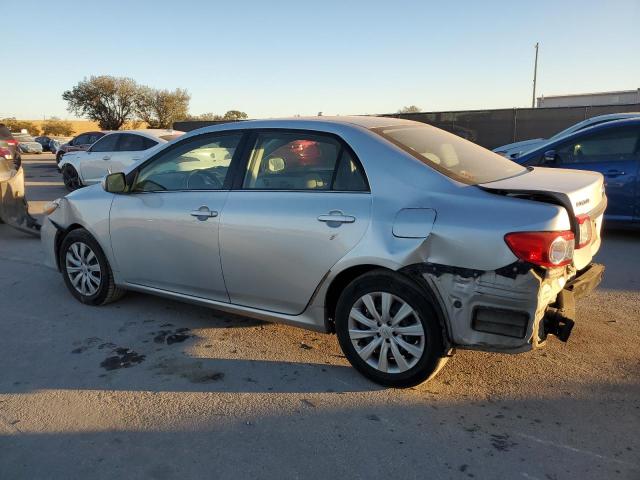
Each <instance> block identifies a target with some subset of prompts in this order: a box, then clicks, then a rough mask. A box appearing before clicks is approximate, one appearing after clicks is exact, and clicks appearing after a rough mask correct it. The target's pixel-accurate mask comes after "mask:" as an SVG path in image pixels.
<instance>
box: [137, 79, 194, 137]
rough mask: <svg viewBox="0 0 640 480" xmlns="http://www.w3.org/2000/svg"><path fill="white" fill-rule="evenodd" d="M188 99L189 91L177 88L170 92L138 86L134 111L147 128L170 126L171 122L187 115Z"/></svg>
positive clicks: (189, 97)
mask: <svg viewBox="0 0 640 480" xmlns="http://www.w3.org/2000/svg"><path fill="white" fill-rule="evenodd" d="M190 99H191V96H190V95H189V93H187V91H186V90H182V89H179V88H176V89H175V90H174V91H173V92H172V91H169V90H156V89H153V88H149V87H140V93H139V95H138V99H137V102H136V112H137V114H138V116H139V117H140V119H141V120H143V121H144V122H146V123H147V124H148V125H149V128H171V126H172V125H173V122H176V121H178V120H184V119H185V118H186V117H187V115H188V111H189V100H190Z"/></svg>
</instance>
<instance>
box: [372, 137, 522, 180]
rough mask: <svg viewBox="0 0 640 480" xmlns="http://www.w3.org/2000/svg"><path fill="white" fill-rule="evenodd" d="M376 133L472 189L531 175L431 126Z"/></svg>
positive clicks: (477, 146)
mask: <svg viewBox="0 0 640 480" xmlns="http://www.w3.org/2000/svg"><path fill="white" fill-rule="evenodd" d="M372 130H373V131H374V132H375V133H377V134H378V135H380V136H382V137H383V138H385V139H387V140H388V141H390V142H391V143H393V144H394V145H396V146H398V147H400V148H401V149H403V150H404V151H406V152H408V153H410V154H411V155H413V156H414V157H415V158H417V159H418V160H419V161H421V162H422V163H424V164H425V165H428V166H430V167H432V168H434V169H435V170H438V171H439V172H441V173H443V174H444V175H446V176H448V177H450V178H453V179H454V180H457V181H459V182H463V183H467V184H470V185H475V184H478V183H487V182H495V181H497V180H502V179H504V178H509V177H514V176H516V175H519V174H521V173H524V172H526V171H527V169H526V168H525V167H522V166H521V165H518V164H517V163H515V162H512V161H511V160H508V159H506V158H504V157H503V156H501V155H498V154H497V153H493V152H491V151H489V150H487V149H486V148H483V147H481V146H479V145H476V144H475V143H472V142H469V141H468V140H464V139H463V138H461V137H458V136H457V135H454V134H452V133H449V132H445V131H444V130H440V129H438V128H435V127H432V126H429V125H415V126H414V125H395V126H390V127H379V128H374V129H372Z"/></svg>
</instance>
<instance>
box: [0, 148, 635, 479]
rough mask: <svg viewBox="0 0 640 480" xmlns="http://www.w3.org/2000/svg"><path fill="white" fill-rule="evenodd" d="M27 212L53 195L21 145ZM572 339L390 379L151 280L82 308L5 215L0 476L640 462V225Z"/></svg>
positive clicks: (610, 258)
mask: <svg viewBox="0 0 640 480" xmlns="http://www.w3.org/2000/svg"><path fill="white" fill-rule="evenodd" d="M24 163H25V169H26V173H27V182H28V183H27V197H28V198H29V199H30V200H31V202H30V208H31V211H32V213H34V214H36V215H37V214H39V213H41V212H42V207H43V205H44V204H45V203H46V202H47V201H48V200H51V199H53V198H56V197H58V196H61V195H64V193H65V191H64V187H63V186H62V183H61V178H60V175H59V174H58V173H57V171H56V170H55V164H54V163H53V160H52V156H51V155H40V156H29V157H25V162H24ZM598 260H599V261H600V262H603V263H605V264H606V265H607V272H606V276H605V280H604V282H603V284H602V285H601V287H600V288H599V289H598V290H597V291H596V292H594V293H593V294H592V295H591V296H589V297H588V298H585V299H583V300H581V301H580V302H579V303H578V314H579V317H578V322H577V325H576V327H575V329H574V332H573V335H572V337H571V339H570V341H569V342H568V343H566V344H563V343H561V342H559V341H557V340H555V339H551V340H549V341H548V342H547V345H546V346H545V348H542V349H539V350H536V351H534V352H529V353H526V354H522V355H514V356H510V355H500V354H488V353H480V352H468V351H458V352H457V354H456V355H455V356H454V357H453V358H452V359H451V360H450V361H449V363H448V364H447V365H446V367H445V368H444V369H443V370H442V372H441V373H440V374H439V375H438V376H437V377H436V378H435V379H434V380H433V381H431V382H430V383H426V384H422V385H420V386H418V387H415V388H412V389H408V390H394V389H386V388H382V387H380V386H378V385H376V384H373V383H371V382H369V381H367V380H366V379H364V378H363V377H361V376H360V375H359V374H358V373H357V372H356V371H355V370H353V369H352V368H351V367H350V366H349V364H348V362H347V361H346V360H345V358H344V357H343V355H342V353H341V352H340V349H339V347H338V345H337V341H336V338H335V337H334V336H332V335H323V334H318V333H314V332H308V331H304V330H300V329H296V328H293V327H287V326H283V325H275V324H269V323H263V322H257V321H254V320H251V319H247V318H242V317H236V316H230V315H228V314H224V313H220V312H216V311H213V310H208V309H205V308H200V307H196V306H192V305H185V304H181V303H178V302H174V301H169V300H166V299H161V298H155V297H151V296H147V295H142V294H134V293H130V294H127V295H126V296H125V297H124V298H123V299H122V300H121V301H120V302H117V303H115V304H111V305H108V306H105V307H89V306H85V305H82V304H80V303H79V302H77V301H76V300H75V299H74V298H73V297H72V296H71V295H70V294H69V293H68V292H67V290H66V288H65V286H64V284H63V281H62V278H61V276H60V274H59V273H58V272H55V271H52V270H49V269H47V268H46V267H44V266H43V265H42V251H41V247H40V243H39V241H38V240H37V239H34V238H31V237H29V236H27V235H24V234H22V233H20V232H17V231H14V230H12V229H10V228H9V227H8V226H6V225H0V329H1V331H2V335H1V336H0V372H1V374H0V479H58V478H59V479H76V478H77V479H85V478H97V479H103V478H104V479H109V480H113V479H114V478H127V479H135V478H152V479H174V478H176V479H191V478H221V479H225V478H233V479H243V478H274V479H284V478H363V479H365V478H366V479H372V478H403V479H411V478H420V479H424V478H427V479H449V478H453V479H459V478H461V479H467V478H475V479H529V480H531V479H533V480H556V479H565V478H576V479H634V480H638V479H640V434H639V433H638V430H639V429H640V234H639V233H633V232H615V231H606V232H605V233H604V240H603V247H602V250H601V252H600V254H599V258H598Z"/></svg>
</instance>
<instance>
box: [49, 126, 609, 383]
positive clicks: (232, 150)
mask: <svg viewBox="0 0 640 480" xmlns="http://www.w3.org/2000/svg"><path fill="white" fill-rule="evenodd" d="M605 207H606V197H605V192H604V187H603V177H602V176H601V175H600V174H597V173H590V172H584V171H575V170H571V171H570V170H561V169H546V168H538V167H535V168H526V167H522V166H520V165H518V164H516V163H514V162H511V161H510V160H508V159H506V158H503V157H501V156H499V155H497V154H494V153H492V152H490V151H488V150H486V149H484V148H481V147H479V146H477V145H475V144H472V143H470V142H468V141H466V140H463V139H461V138H460V137H457V136H455V135H452V134H449V133H447V132H444V131H442V130H439V129H437V128H434V127H431V126H429V125H425V124H422V123H416V122H411V121H405V120H398V119H390V118H382V117H339V118H326V117H319V118H315V119H289V120H286V119H285V120H259V121H249V122H241V123H233V124H224V125H217V126H212V127H206V128H203V129H200V130H196V131H194V132H191V133H189V134H187V135H184V136H183V137H180V138H179V139H177V140H174V141H173V142H170V143H168V144H166V145H164V146H163V147H162V148H161V149H159V150H154V151H153V152H151V153H150V154H149V155H148V156H146V157H144V158H143V159H142V160H141V161H140V162H138V163H137V164H135V165H134V166H132V167H130V168H129V169H128V170H127V171H125V172H124V173H113V174H110V175H108V176H107V177H105V179H104V180H103V182H102V185H94V186H91V187H88V188H84V189H81V190H78V191H75V192H73V193H71V194H69V195H67V196H66V197H64V198H62V199H59V200H57V201H56V202H55V203H54V204H52V206H50V207H48V212H49V213H50V214H49V216H48V219H47V220H45V222H44V225H43V228H42V241H43V243H44V247H45V252H46V254H47V263H48V264H49V265H50V266H51V267H54V268H57V269H58V270H59V271H60V272H61V273H62V278H63V279H64V282H65V283H66V285H67V287H68V289H69V291H70V292H71V294H72V295H74V296H75V297H76V298H77V299H78V300H79V301H81V302H83V303H85V304H87V305H102V304H105V303H108V302H111V301H114V300H116V299H118V298H119V297H120V296H121V295H122V294H123V293H124V292H125V291H126V290H136V291H140V292H147V293H151V294H156V295H162V296H165V297H169V298H173V299H176V300H181V301H186V302H192V303H197V304H200V305H205V306H209V307H212V308H215V309H219V310H223V311H228V312H234V313H237V314H243V315H247V316H251V317H255V318H258V319H263V320H268V321H275V322H283V323H287V324H291V325H295V326H299V327H304V328H309V329H313V330H317V331H321V332H329V333H333V332H335V333H336V334H337V337H338V341H339V343H340V346H341V347H342V350H343V351H344V354H345V356H346V357H347V359H348V360H349V361H350V362H351V364H352V365H353V366H354V367H355V368H356V369H358V370H359V371H360V372H361V373H362V374H364V375H365V376H367V377H368V378H370V379H372V380H374V381H375V382H378V383H381V384H383V385H390V386H395V387H407V386H411V385H416V384H418V383H420V382H423V381H425V380H427V379H428V378H430V377H432V376H433V375H434V374H435V373H436V372H437V371H438V370H439V368H440V367H441V366H442V365H443V364H444V363H445V361H446V359H447V358H448V357H450V356H451V355H452V354H453V353H454V352H455V349H457V348H463V349H474V350H485V351H492V352H504V353H519V352H525V351H528V350H531V349H533V348H536V347H538V346H540V345H541V344H542V343H543V342H544V341H545V340H546V339H547V337H548V336H549V335H555V336H557V337H559V338H560V339H561V340H563V341H566V340H567V339H568V337H569V334H570V332H571V328H572V326H573V323H574V317H575V299H576V298H579V297H580V296H582V295H585V294H587V293H589V292H590V291H591V290H592V289H593V288H595V287H596V286H597V285H598V283H599V282H600V279H601V276H602V273H603V270H604V268H603V267H602V266H601V265H597V264H593V263H592V258H593V256H594V254H595V253H596V252H597V251H598V248H599V247H600V229H601V225H602V214H603V212H604V209H605Z"/></svg>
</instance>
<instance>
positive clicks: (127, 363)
mask: <svg viewBox="0 0 640 480" xmlns="http://www.w3.org/2000/svg"><path fill="white" fill-rule="evenodd" d="M114 353H116V355H113V356H111V357H107V358H105V359H104V360H103V361H102V363H100V366H101V367H102V368H104V369H105V370H117V369H119V368H129V367H133V366H134V365H137V364H139V363H142V362H143V361H144V359H145V355H140V354H139V353H137V352H134V351H133V350H130V349H128V348H116V349H115V350H114Z"/></svg>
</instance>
